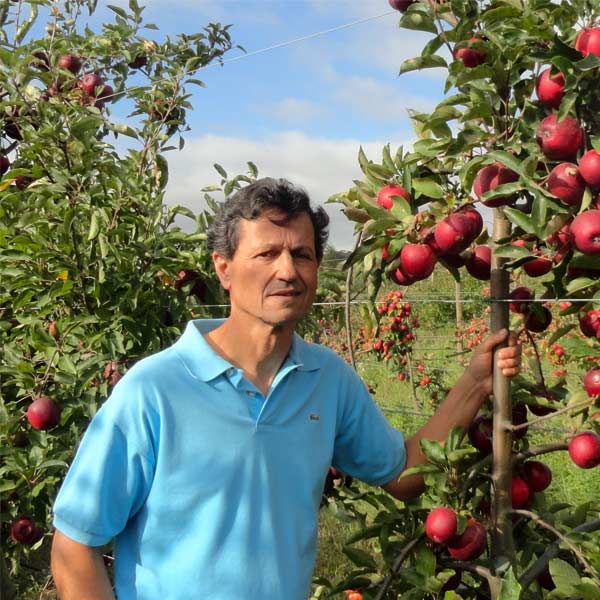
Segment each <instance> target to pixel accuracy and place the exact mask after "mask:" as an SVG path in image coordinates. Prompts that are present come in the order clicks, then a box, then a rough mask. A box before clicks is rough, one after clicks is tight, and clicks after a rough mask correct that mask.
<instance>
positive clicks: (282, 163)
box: [90, 0, 444, 249]
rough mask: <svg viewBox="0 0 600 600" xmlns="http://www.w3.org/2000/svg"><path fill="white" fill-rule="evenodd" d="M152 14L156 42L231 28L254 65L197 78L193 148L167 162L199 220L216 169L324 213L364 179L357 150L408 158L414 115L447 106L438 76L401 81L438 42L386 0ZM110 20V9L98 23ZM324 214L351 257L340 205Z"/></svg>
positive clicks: (245, 3)
mask: <svg viewBox="0 0 600 600" xmlns="http://www.w3.org/2000/svg"><path fill="white" fill-rule="evenodd" d="M118 3H119V1H118V0H117V1H116V2H114V4H118ZM120 3H121V4H123V1H121V2H120ZM100 4H102V2H101V3H100ZM140 4H144V2H142V0H140ZM145 6H146V9H145V11H144V13H143V14H144V17H145V20H146V21H150V22H153V23H155V24H156V25H157V26H158V27H159V29H160V32H159V33H158V34H156V33H152V34H151V35H153V36H156V35H161V34H168V35H170V36H173V35H175V34H176V33H194V32H198V31H200V30H201V29H202V28H203V27H204V26H205V25H206V24H207V23H209V22H219V23H221V24H230V25H231V29H230V34H231V37H232V40H233V42H234V44H236V45H240V46H243V48H244V49H245V51H246V53H247V54H244V52H242V51H241V50H239V49H233V50H231V51H230V52H229V53H227V54H226V55H225V58H224V61H225V62H224V64H223V65H222V66H220V65H218V64H216V63H215V64H214V65H212V66H209V67H208V68H206V69H203V70H202V71H200V73H199V74H198V77H199V78H200V79H202V80H203V81H204V83H205V84H206V86H207V87H206V88H197V87H196V86H192V87H191V88H190V91H191V92H192V93H193V97H192V99H191V102H192V104H193V106H194V110H193V111H190V112H189V114H188V120H189V124H190V126H191V131H189V132H187V133H186V134H185V138H186V144H185V147H184V149H183V150H182V151H180V152H177V151H174V152H170V153H169V154H168V155H167V158H168V160H169V184H168V187H167V193H166V198H167V202H169V203H177V204H183V205H185V206H188V207H190V208H191V209H192V210H194V211H195V212H199V211H201V210H203V209H204V204H203V200H202V196H203V194H202V192H201V191H200V190H201V188H202V187H204V186H207V185H212V184H218V183H219V180H220V176H219V175H218V174H217V172H216V171H215V170H214V168H213V164H214V163H219V164H220V165H222V166H223V167H224V168H225V169H226V170H227V172H228V173H229V174H230V175H235V174H238V173H244V172H246V170H247V167H246V163H247V161H252V162H254V163H255V164H256V165H257V167H258V169H259V175H260V176H271V177H284V178H287V179H289V180H290V181H292V182H293V183H296V184H299V185H301V186H303V187H304V188H305V189H306V190H307V191H308V192H309V194H310V196H311V198H312V200H313V202H315V203H318V204H322V203H323V202H324V201H325V200H326V199H327V198H329V196H331V195H332V194H334V193H336V192H342V191H345V190H347V189H349V188H350V187H352V185H353V183H352V182H353V180H354V179H357V178H361V175H362V174H361V171H360V169H359V167H358V159H357V156H358V151H359V148H360V147H362V148H363V149H364V150H365V152H366V154H367V156H368V157H369V158H372V159H373V160H375V161H380V158H381V149H382V147H383V146H384V145H385V144H388V143H389V144H390V145H391V148H392V152H394V151H395V149H396V148H397V147H398V146H400V145H404V146H405V148H406V147H408V146H410V144H411V143H412V142H413V141H414V140H415V136H414V134H413V131H412V127H411V124H410V121H409V119H408V115H407V110H408V109H415V110H418V111H431V110H432V109H433V108H434V106H435V105H436V104H437V103H438V102H439V101H440V100H441V99H442V98H443V83H444V71H442V70H440V69H429V70H425V71H423V72H420V73H419V72H417V73H407V74H404V75H402V76H401V77H399V76H398V71H399V67H400V64H401V63H402V61H403V60H405V59H407V58H411V57H413V56H417V55H419V54H420V52H421V48H422V47H423V46H424V44H425V43H426V42H427V41H428V39H430V37H431V34H425V33H420V32H412V31H408V30H405V29H400V28H399V27H398V21H399V18H400V13H398V12H397V11H395V10H393V9H391V7H390V6H389V4H388V1H387V0H361V1H360V2H347V1H342V0H179V1H178V2H177V3H176V4H173V3H172V2H171V0H147V2H146V3H145ZM103 15H106V9H105V8H102V9H101V10H99V11H98V12H97V13H96V14H95V15H94V17H93V18H94V19H96V20H98V19H102V18H103ZM90 24H91V23H90ZM332 30H333V31H332ZM149 35H150V34H149ZM299 38H308V39H303V40H299ZM289 42H291V43H289ZM282 44H284V45H283V46H281V45H282ZM274 46H278V47H274ZM263 50H264V51H263ZM254 53H255V54H254ZM325 208H326V210H327V212H328V213H329V215H330V217H331V225H330V243H331V244H332V245H333V246H334V247H336V248H337V249H348V248H350V247H351V246H352V245H353V230H354V225H353V223H351V222H349V221H348V220H347V219H346V217H345V216H344V215H343V213H342V212H341V205H339V204H328V205H326V206H325Z"/></svg>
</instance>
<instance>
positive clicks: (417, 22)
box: [400, 6, 437, 33]
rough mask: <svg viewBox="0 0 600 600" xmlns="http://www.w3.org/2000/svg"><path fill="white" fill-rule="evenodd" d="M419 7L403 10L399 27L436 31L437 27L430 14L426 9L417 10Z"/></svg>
mask: <svg viewBox="0 0 600 600" xmlns="http://www.w3.org/2000/svg"><path fill="white" fill-rule="evenodd" d="M419 8H420V7H418V6H415V7H414V8H413V10H409V11H407V12H405V13H404V15H403V16H402V18H401V19H400V27H403V28H404V29H412V30H413V31H427V32H428V33H437V28H436V26H435V22H434V20H433V17H432V16H431V14H430V13H429V12H428V11H427V10H418V9H419ZM415 9H416V10H415Z"/></svg>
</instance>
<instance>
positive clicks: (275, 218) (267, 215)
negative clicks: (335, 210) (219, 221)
mask: <svg viewBox="0 0 600 600" xmlns="http://www.w3.org/2000/svg"><path fill="white" fill-rule="evenodd" d="M240 225H241V230H240V231H239V233H240V234H241V236H240V239H241V238H247V240H246V241H250V242H251V243H252V245H258V244H261V243H265V242H269V241H271V242H275V241H276V240H275V239H272V240H269V239H266V240H265V239H260V238H257V237H256V234H258V233H259V231H257V230H260V229H263V228H265V229H270V230H271V232H272V233H274V232H275V231H279V232H280V233H281V234H284V235H291V236H292V238H294V239H295V240H296V243H295V245H306V246H310V247H314V228H313V225H312V222H311V220H310V217H309V216H308V214H307V213H300V214H298V215H293V216H291V217H290V216H289V215H287V214H286V213H284V212H282V211H279V210H268V211H265V212H264V213H263V214H261V215H260V216H259V217H257V218H256V219H242V220H241V222H240ZM273 225H274V226H275V227H276V228H275V229H271V226H273ZM246 233H247V234H248V235H246Z"/></svg>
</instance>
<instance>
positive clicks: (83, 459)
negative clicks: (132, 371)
mask: <svg viewBox="0 0 600 600" xmlns="http://www.w3.org/2000/svg"><path fill="white" fill-rule="evenodd" d="M131 389H132V388H131V386H129V385H127V382H126V378H124V379H123V380H121V381H120V382H119V384H117V386H116V387H115V389H114V391H113V394H112V395H111V397H110V398H109V399H108V400H107V401H106V402H105V403H104V405H103V406H102V407H101V408H100V410H99V411H98V412H97V413H96V415H95V416H94V418H93V419H92V421H91V423H90V425H89V427H88V429H87V431H86V432H85V434H84V437H83V439H82V441H81V444H80V446H79V449H78V450H77V453H76V455H75V459H74V460H73V463H72V464H71V467H70V469H69V471H68V472H67V476H66V478H65V480H64V482H63V484H62V486H61V488H60V491H59V493H58V496H57V498H56V501H55V504H54V509H53V510H54V521H53V523H54V526H55V527H56V529H58V530H59V531H61V532H62V533H64V534H65V535H66V536H67V537H69V538H71V539H73V540H75V541H76V542H79V543H81V544H86V545H88V546H102V545H104V544H106V543H107V542H109V541H110V540H111V539H113V538H114V537H115V536H116V535H118V534H119V533H120V532H121V531H122V530H123V529H124V528H125V525H126V524H127V521H128V520H129V519H130V518H131V517H133V516H134V515H135V514H136V512H137V511H138V510H139V508H140V506H141V505H142V504H143V502H144V500H145V498H146V497H147V495H148V493H149V490H150V487H151V485H152V477H153V473H154V464H155V460H154V456H153V444H152V443H151V439H152V435H151V430H152V427H151V418H150V417H149V415H148V414H147V412H148V411H147V406H146V404H147V403H144V402H143V401H142V400H141V398H140V397H139V396H140V392H139V391H137V392H136V393H135V395H134V394H130V393H129V390H131Z"/></svg>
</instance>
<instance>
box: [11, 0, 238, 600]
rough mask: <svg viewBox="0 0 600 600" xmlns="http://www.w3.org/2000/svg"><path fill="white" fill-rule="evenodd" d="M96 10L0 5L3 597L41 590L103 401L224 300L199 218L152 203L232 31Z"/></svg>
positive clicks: (39, 0)
mask: <svg viewBox="0 0 600 600" xmlns="http://www.w3.org/2000/svg"><path fill="white" fill-rule="evenodd" d="M96 4H97V2H96V1H94V0H89V1H81V0H77V1H72V0H64V1H62V2H56V1H50V0H35V1H34V0H32V1H31V2H26V1H24V0H20V1H19V2H7V1H4V0H3V1H2V2H0V136H1V138H0V175H1V179H0V346H1V351H0V447H1V450H0V452H1V455H2V460H1V463H0V475H1V483H0V527H1V529H2V532H1V535H2V540H3V542H2V545H3V550H4V551H5V552H3V555H4V557H3V558H2V564H1V565H0V566H1V567H2V581H3V586H7V587H3V590H2V591H3V593H6V597H7V598H8V597H10V595H11V594H14V593H15V592H16V593H17V594H19V595H18V597H23V594H24V590H25V589H26V588H27V587H28V585H29V582H30V581H32V580H35V579H36V578H39V575H37V574H38V573H42V576H44V577H45V576H46V575H47V567H48V561H47V548H48V541H49V537H50V530H51V527H50V523H51V514H50V509H51V504H52V501H53V498H54V496H55V493H56V491H57V486H58V484H59V482H60V481H61V479H62V477H63V475H64V473H65V471H66V467H67V463H68V461H70V459H71V457H72V455H73V453H74V451H75V448H76V445H77V443H78V441H79V439H80V436H81V434H82V431H83V430H84V428H85V427H86V425H87V423H88V422H89V419H90V418H91V417H92V416H93V414H94V413H95V412H96V410H97V408H98V406H99V404H100V403H101V402H102V401H103V400H104V399H105V398H106V396H107V395H108V393H109V392H110V389H111V387H112V386H113V385H115V383H116V382H117V381H118V380H119V378H120V377H121V376H122V374H123V373H124V372H125V371H126V370H127V368H128V366H129V365H131V364H132V363H133V362H135V361H136V360H138V359H139V358H141V357H142V356H145V355H147V354H149V353H152V352H155V351H158V350H159V349H161V348H163V347H165V346H166V345H168V344H170V343H171V342H172V341H173V340H174V339H175V338H176V337H177V336H178V335H179V333H180V331H181V329H182V326H183V324H184V323H185V321H187V320H188V319H189V318H190V317H191V316H193V315H209V314H210V309H208V308H204V305H206V304H211V303H215V301H222V298H221V296H220V291H219V286H218V285H217V282H216V280H215V279H214V278H212V277H211V275H210V272H211V271H210V256H209V255H208V253H207V251H206V250H205V248H204V246H203V241H204V239H205V229H206V225H207V222H208V220H209V219H210V218H211V217H210V214H208V213H202V214H200V215H195V214H193V213H192V211H190V210H189V209H187V208H184V207H182V206H166V205H165V204H164V195H165V186H166V183H167V179H168V162H167V158H166V157H167V153H168V152H169V151H171V150H173V149H177V148H181V147H182V146H183V144H184V139H183V137H182V136H183V134H184V132H186V131H188V130H189V127H188V125H187V121H186V116H187V114H188V111H189V110H190V109H191V108H192V106H191V103H190V97H191V94H190V89H191V86H194V85H196V86H198V85H203V84H202V81H201V80H200V79H197V74H198V71H199V70H200V69H201V68H203V67H205V66H207V65H209V64H210V63H212V62H213V61H218V60H220V59H221V57H222V56H223V55H224V53H226V52H227V51H228V50H229V49H230V48H231V47H232V42H231V39H230V34H229V26H221V25H220V24H209V25H207V26H206V27H205V28H204V29H203V30H202V31H200V32H198V33H195V34H185V35H184V34H181V35H178V36H176V37H173V38H172V37H168V36H160V35H159V33H158V32H157V30H158V28H157V27H156V26H155V25H154V24H152V23H149V22H146V21H145V19H144V15H143V7H141V6H140V5H138V3H137V1H136V0H129V3H128V5H127V6H125V7H124V6H123V4H122V3H120V5H119V6H110V7H108V9H110V11H109V12H110V13H111V14H112V18H111V19H104V23H103V24H102V25H101V26H100V27H99V28H98V29H97V30H92V28H91V27H89V26H87V25H85V23H86V22H87V21H88V19H89V17H90V15H92V14H93V13H94V12H95V10H96ZM108 9H107V10H108ZM237 184H238V181H237V180H236V179H233V180H231V181H227V182H224V184H223V187H228V188H233V187H234V186H235V185H237ZM184 220H187V222H188V226H186V228H185V229H186V230H185V231H184V230H183V229H182V226H181V223H182V221H184ZM5 540H6V542H5ZM36 557H37V558H36ZM11 580H12V581H13V585H12V586H11V585H10V584H9V581H11ZM41 583H43V582H41ZM3 597H4V596H3Z"/></svg>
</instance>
